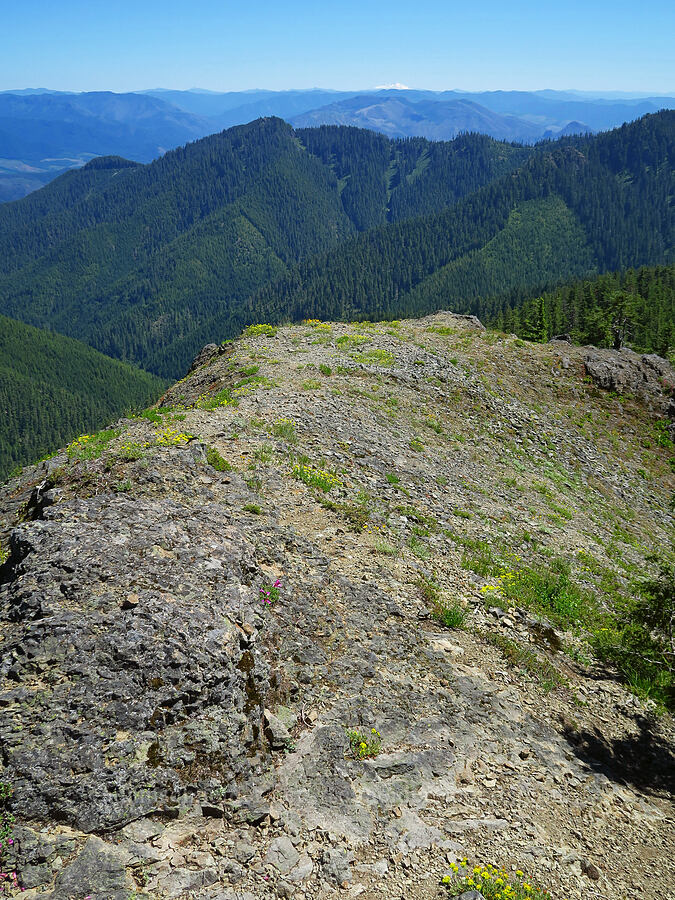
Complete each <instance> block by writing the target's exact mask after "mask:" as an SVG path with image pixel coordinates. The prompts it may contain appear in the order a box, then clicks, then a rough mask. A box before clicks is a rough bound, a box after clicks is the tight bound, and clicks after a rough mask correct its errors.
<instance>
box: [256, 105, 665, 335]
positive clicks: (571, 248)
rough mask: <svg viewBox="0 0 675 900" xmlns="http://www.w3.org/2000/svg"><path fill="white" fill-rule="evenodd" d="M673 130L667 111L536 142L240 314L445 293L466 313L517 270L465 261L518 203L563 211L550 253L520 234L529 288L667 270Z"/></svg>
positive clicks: (313, 313) (413, 307) (412, 306)
mask: <svg viewBox="0 0 675 900" xmlns="http://www.w3.org/2000/svg"><path fill="white" fill-rule="evenodd" d="M674 133H675V113H673V112H663V113H658V114H655V115H653V116H646V117H645V118H644V119H641V120H640V121H638V122H635V123H633V124H631V125H625V126H623V127H622V128H620V129H616V130H615V131H613V132H608V133H606V134H602V135H598V136H597V137H592V138H589V137H586V138H566V139H563V141H562V142H560V143H559V144H552V145H550V146H546V145H544V146H543V147H542V148H540V151H539V152H538V153H536V154H534V155H533V156H532V157H531V158H530V159H529V160H528V161H527V162H526V163H525V165H524V166H523V167H522V168H521V169H520V170H519V171H518V172H516V173H514V174H512V175H508V176H505V177H503V178H501V179H499V180H497V181H495V182H494V183H492V184H490V185H487V186H485V187H483V188H481V189H480V190H479V191H477V192H476V193H475V194H473V195H471V196H470V197H467V198H465V199H464V200H462V201H460V202H459V203H458V204H457V205H456V206H454V207H451V208H449V209H447V210H445V211H443V212H440V213H437V214H435V215H433V216H429V217H425V218H419V219H410V220H405V221H402V222H395V223H393V224H391V225H386V226H382V227H380V228H377V229H373V230H372V231H370V232H367V233H365V234H363V235H359V236H357V237H356V238H354V239H352V240H351V241H350V242H348V243H347V244H345V245H343V246H342V247H340V248H339V249H338V250H335V251H330V252H329V253H327V254H324V255H322V256H321V257H318V258H316V259H310V260H307V261H305V262H303V263H301V264H299V265H298V266H297V267H296V268H295V269H293V270H292V271H291V272H289V274H288V275H287V276H284V278H283V279H281V280H280V281H279V282H278V283H277V284H274V285H270V286H267V287H265V288H263V289H262V290H261V291H260V292H259V294H258V295H256V296H254V297H253V298H251V300H250V301H249V309H248V310H245V311H244V312H243V315H244V317H247V318H248V319H249V320H251V319H252V318H259V317H260V315H261V314H264V313H267V314H268V315H269V314H270V311H272V314H273V315H274V316H277V317H284V316H287V317H290V319H291V320H293V319H298V318H303V317H305V318H312V317H318V318H335V317H346V318H348V319H353V318H358V317H364V318H372V317H373V316H375V317H382V316H395V315H409V314H413V313H420V312H427V311H430V310H433V309H439V308H443V307H444V306H446V305H448V304H447V300H448V298H452V297H454V298H455V305H454V309H455V310H456V311H458V312H467V311H468V309H469V307H470V304H471V300H472V299H477V297H478V296H480V292H481V291H483V290H488V291H490V293H493V292H494V291H495V290H497V283H498V281H499V279H500V278H501V279H502V283H503V284H505V285H506V284H508V285H509V286H510V287H514V286H515V284H514V281H515V280H516V278H514V273H513V272H512V268H513V267H514V266H516V267H518V266H520V265H521V260H520V259H510V258H509V257H508V255H505V254H503V253H502V254H500V255H499V269H495V268H494V264H495V263H496V260H493V263H492V265H493V268H492V271H491V275H490V278H489V279H488V280H486V279H485V277H484V276H483V274H481V273H480V272H478V271H476V272H474V271H473V269H472V266H471V259H472V257H471V254H473V253H475V252H476V251H479V250H482V253H483V258H485V254H486V253H488V254H489V252H490V251H489V249H485V248H486V246H487V245H488V243H489V242H490V241H493V240H494V239H495V238H497V236H498V235H499V233H500V232H501V231H502V230H503V229H505V228H506V227H507V225H508V224H509V221H511V222H513V219H511V216H512V213H513V211H514V210H518V211H519V214H521V215H522V212H523V209H524V208H525V205H526V204H528V203H530V202H531V201H537V202H538V203H541V202H543V201H545V200H546V198H548V197H551V196H554V197H557V198H558V200H557V201H556V204H557V205H556V206H555V208H557V209H560V205H559V204H560V203H561V202H562V203H563V204H564V206H565V207H566V210H567V212H566V213H565V218H566V219H567V221H568V223H569V228H568V229H567V231H566V232H564V233H565V235H566V236H565V239H564V241H563V243H562V244H561V245H560V247H559V252H558V251H556V250H555V248H554V252H551V249H550V248H549V247H548V245H547V240H546V237H545V234H544V232H542V231H540V230H539V229H538V228H534V229H531V230H530V233H529V235H525V233H524V232H523V231H522V229H521V234H522V235H523V237H524V238H525V239H526V240H527V239H529V241H530V243H529V244H526V245H522V244H521V245H520V248H519V253H521V254H523V260H527V257H528V255H529V256H532V257H533V261H532V263H531V264H528V266H527V268H528V274H527V278H534V279H535V280H534V281H533V282H532V285H531V286H533V287H536V286H537V285H539V284H541V283H542V281H548V282H549V283H551V282H555V281H562V280H564V279H567V278H569V277H570V276H575V275H580V274H583V272H584V271H588V270H590V269H596V270H598V271H601V272H603V271H612V270H616V269H620V268H627V267H629V266H638V265H642V264H657V263H663V262H666V261H668V260H669V259H670V258H671V257H672V252H673V247H674V246H675V210H674V207H673V204H672V201H671V198H672V196H673V184H674V178H675V174H674V173H675V141H673V135H674ZM553 209H554V207H550V210H551V214H552V215H553V216H554V218H555V216H556V215H557V213H555V212H553ZM549 230H550V233H551V236H554V235H556V234H557V235H561V234H563V232H561V230H560V229H559V228H558V227H557V223H556V222H555V221H551V222H550V229H549ZM572 235H575V236H576V237H575V238H574V240H573V241H572V242H570V238H571V236H572ZM575 242H576V248H575ZM402 247H403V248H405V251H404V252H401V248H402ZM451 264H452V265H451ZM446 267H448V268H446ZM537 273H538V274H537ZM467 277H468V281H467ZM520 287H521V288H524V287H525V283H524V282H521V284H520ZM506 289H507V290H508V288H506Z"/></svg>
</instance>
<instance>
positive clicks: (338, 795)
mask: <svg viewBox="0 0 675 900" xmlns="http://www.w3.org/2000/svg"><path fill="white" fill-rule="evenodd" d="M674 386H675V373H673V370H672V368H671V367H670V365H669V364H668V363H667V362H666V361H665V360H662V359H660V358H658V357H654V356H640V355H639V354H636V353H632V352H631V351H611V350H602V351H598V350H595V349H594V348H588V347H587V348H583V347H575V346H572V345H571V344H570V343H568V342H566V341H564V340H562V341H553V342H551V343H549V344H540V345H538V344H530V343H527V342H524V341H522V340H519V339H517V338H516V337H515V336H513V335H504V334H498V333H495V332H488V331H486V330H485V329H483V327H482V325H481V324H480V322H479V321H478V320H477V319H474V318H472V317H463V316H457V315H452V314H450V313H438V314H436V315H432V316H428V317H426V318H424V319H419V320H414V321H412V320H411V321H402V322H385V323H376V324H373V323H356V324H351V325H349V324H336V323H333V324H330V323H323V322H318V321H309V322H306V323H304V324H303V325H296V326H288V327H283V328H279V329H276V328H273V327H271V326H266V325H257V326H251V327H249V328H248V329H247V330H246V332H245V333H244V335H243V336H242V337H241V338H240V339H238V340H236V341H234V342H231V343H227V344H225V345H221V346H216V345H215V344H214V345H209V346H207V347H205V348H204V350H203V351H202V353H201V354H200V355H199V357H198V358H197V360H196V361H195V364H194V365H193V367H192V369H191V371H190V373H189V374H188V375H187V376H186V377H185V378H184V379H183V380H182V381H180V382H178V383H177V384H176V385H174V386H173V387H172V388H171V389H170V390H169V391H168V392H167V393H166V394H165V395H164V397H163V398H162V400H161V401H160V403H159V404H158V405H157V406H156V407H153V408H152V409H150V410H146V411H145V412H143V413H141V414H139V415H137V416H135V417H133V418H125V419H123V420H121V421H119V422H117V423H115V424H114V425H112V426H111V427H110V428H109V429H106V430H105V431H103V432H99V433H98V434H95V435H83V436H82V437H80V438H79V439H77V440H76V441H73V442H72V444H70V445H69V447H68V448H67V449H66V450H64V451H62V452H61V453H60V454H58V455H56V456H54V457H52V458H51V459H49V460H47V461H45V462H42V463H40V464H38V465H36V466H32V467H29V468H27V469H25V470H24V472H23V473H22V474H21V475H20V476H18V477H15V478H14V479H13V480H10V481H9V482H8V483H7V484H5V485H4V487H3V488H2V489H0V538H1V539H2V548H4V549H3V550H2V557H1V559H2V562H3V564H2V568H0V650H1V654H0V656H1V668H0V679H1V681H0V687H1V693H0V708H1V718H0V742H1V750H2V753H1V756H0V787H1V790H0V826H2V827H1V828H0V840H2V843H3V846H2V847H1V848H0V853H2V856H1V857H0V859H1V860H2V873H3V875H2V878H3V885H2V886H3V887H4V889H5V893H6V894H8V895H12V894H14V893H17V894H18V893H19V892H22V896H23V897H25V898H33V897H35V898H38V897H39V898H41V900H42V898H44V900H46V898H54V900H66V898H68V900H84V898H90V900H131V898H143V897H152V898H187V897H191V898H195V900H197V898H198V900H257V898H263V897H265V898H268V897H292V898H297V900H314V898H317V900H318V898H331V897H345V898H351V897H362V898H364V900H367V898H385V897H386V898H442V897H444V896H449V895H450V891H449V890H448V887H447V885H444V884H443V878H444V877H445V878H446V879H447V878H449V879H450V882H451V890H452V884H455V883H456V879H457V877H458V876H456V875H455V868H458V869H459V872H460V873H461V871H462V861H463V860H465V859H468V866H469V867H470V868H469V869H468V871H472V868H471V867H473V866H474V865H480V866H485V865H487V864H488V863H489V864H492V865H495V866H498V867H500V869H501V868H502V867H503V869H504V870H505V871H506V873H507V876H508V877H509V878H513V879H516V881H517V879H518V878H520V876H519V875H516V872H524V873H525V874H524V876H523V877H525V878H528V879H530V880H531V883H532V884H533V885H534V884H536V885H539V886H541V887H542V888H545V889H548V890H549V891H550V892H551V894H552V896H553V897H554V898H584V900H586V898H603V900H617V898H620V897H629V898H638V897H639V898H641V900H657V898H659V900H664V898H666V897H673V896H675V894H673V892H672V891H673V888H672V885H673V881H672V860H673V858H674V857H675V829H674V828H673V806H672V796H673V793H672V792H673V771H674V770H675V766H674V765H673V763H674V762H675V758H674V751H673V747H674V743H673V737H674V732H675V730H674V728H673V723H672V718H671V716H670V714H669V713H668V712H667V711H665V708H664V707H663V705H662V704H661V702H660V701H659V698H658V696H656V697H655V698H654V699H652V694H651V693H650V691H649V690H647V689H645V685H644V683H641V682H639V680H635V679H634V680H633V684H632V685H631V684H630V683H627V681H628V682H630V678H627V677H626V673H625V672H621V671H619V670H618V669H617V668H616V667H614V666H613V665H612V664H611V662H609V661H607V658H606V657H602V654H601V653H600V652H599V650H598V647H601V646H602V640H603V637H602V636H603V634H604V633H609V632H611V629H612V628H613V627H615V626H614V625H612V622H615V619H613V618H612V616H615V615H616V609H617V608H619V607H620V606H621V604H622V602H624V601H625V598H626V597H629V596H631V594H632V592H633V591H634V584H635V583H636V582H638V581H639V580H640V578H641V577H643V576H645V575H646V574H647V572H648V569H649V565H650V563H649V559H648V558H649V556H650V554H652V553H654V552H657V553H658V552H662V551H663V550H664V548H669V547H672V536H673V525H674V510H673V505H672V496H673V490H674V488H675V472H674V469H673V465H672V437H673V434H672V426H671V424H670V423H671V422H672V418H671V417H672V415H673V401H672V399H671V398H672V394H673V388H674ZM47 413H48V411H47V410H46V411H45V414H47ZM616 627H618V626H616ZM617 633H618V632H617ZM631 686H632V688H633V690H630V689H629V688H631ZM529 883H530V882H528V884H529ZM669 891H670V893H669ZM466 896H467V897H468V896H473V897H480V896H482V894H481V893H480V892H475V893H473V894H471V893H467V894H466ZM490 896H492V895H490Z"/></svg>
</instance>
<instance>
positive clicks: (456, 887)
mask: <svg viewBox="0 0 675 900" xmlns="http://www.w3.org/2000/svg"><path fill="white" fill-rule="evenodd" d="M450 869H451V871H452V874H451V875H445V876H444V877H443V879H442V881H441V884H442V885H443V887H444V888H445V889H446V891H447V892H448V894H449V896H451V897H459V896H460V895H461V894H464V893H469V892H476V891H477V892H478V893H479V894H480V895H481V896H482V897H484V898H485V900H537V898H548V900H551V894H550V893H549V891H547V890H544V889H543V888H540V887H538V886H537V885H536V884H534V883H533V882H532V881H530V880H529V879H528V878H526V876H525V874H524V873H523V872H522V871H521V870H520V869H518V870H516V872H515V875H511V874H509V873H508V872H507V871H506V869H498V868H497V867H496V866H493V865H490V864H489V863H488V865H486V866H473V867H472V868H470V867H469V865H468V860H467V859H463V860H462V861H461V863H459V864H457V863H451V864H450Z"/></svg>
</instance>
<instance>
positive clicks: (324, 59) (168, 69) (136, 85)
mask: <svg viewBox="0 0 675 900" xmlns="http://www.w3.org/2000/svg"><path fill="white" fill-rule="evenodd" d="M0 27H1V29H2V31H1V32H0V33H1V34H2V53H0V90H10V89H17V88H23V87H47V88H52V89H55V90H74V91H82V90H85V91H86V90H113V91H131V90H141V89H143V88H152V87H170V88H190V87H202V88H210V89H212V90H243V89H246V88H256V87H265V88H273V89H284V88H293V87H295V88H306V87H315V86H316V87H333V88H341V89H345V90H354V89H358V88H369V87H374V86H376V85H383V84H390V83H395V82H400V83H403V84H406V85H409V86H411V87H419V88H430V89H435V90H441V89H451V88H461V89H465V90H486V89H499V88H501V89H523V90H527V89H533V88H558V89H563V88H576V89H582V90H583V89H585V90H612V89H616V90H634V91H653V92H655V93H657V92H660V93H663V92H672V91H674V90H675V60H674V52H673V44H674V43H675V42H674V41H673V36H674V35H675V3H673V2H672V0H671V2H668V0H643V2H640V3H635V2H625V0H614V2H610V0H565V2H562V0H558V2H554V3H551V2H547V0H516V2H510V3H509V2H507V0H482V2H481V3H478V2H466V0H464V2H462V3H457V2H454V0H427V2H425V0H418V2H402V0H389V2H382V0H358V2H355V0H341V2H334V3H327V2H321V0H318V2H306V0H285V2H284V0H274V2H269V0H252V2H246V0H237V2H230V0H221V2H215V0H193V2H189V0H187V2H186V0H180V2H175V0H134V2H130V0H113V2H108V3H99V2H98V0H62V2H57V3H55V2H54V0H24V2H21V3H9V2H6V3H3V12H2V16H1V17H0Z"/></svg>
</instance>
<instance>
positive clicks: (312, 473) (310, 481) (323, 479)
mask: <svg viewBox="0 0 675 900" xmlns="http://www.w3.org/2000/svg"><path fill="white" fill-rule="evenodd" d="M291 474H292V475H293V477H294V478H297V479H298V480H299V481H304V483H305V484H307V485H309V486H310V487H315V488H318V489H319V490H320V491H325V492H328V491H330V490H332V489H333V488H334V487H337V486H338V485H340V484H342V482H341V481H340V479H339V478H338V477H337V475H335V474H334V473H333V472H326V471H324V470H323V469H315V468H314V467H313V466H308V465H305V464H300V463H298V464H296V465H295V466H293V469H292V470H291Z"/></svg>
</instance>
